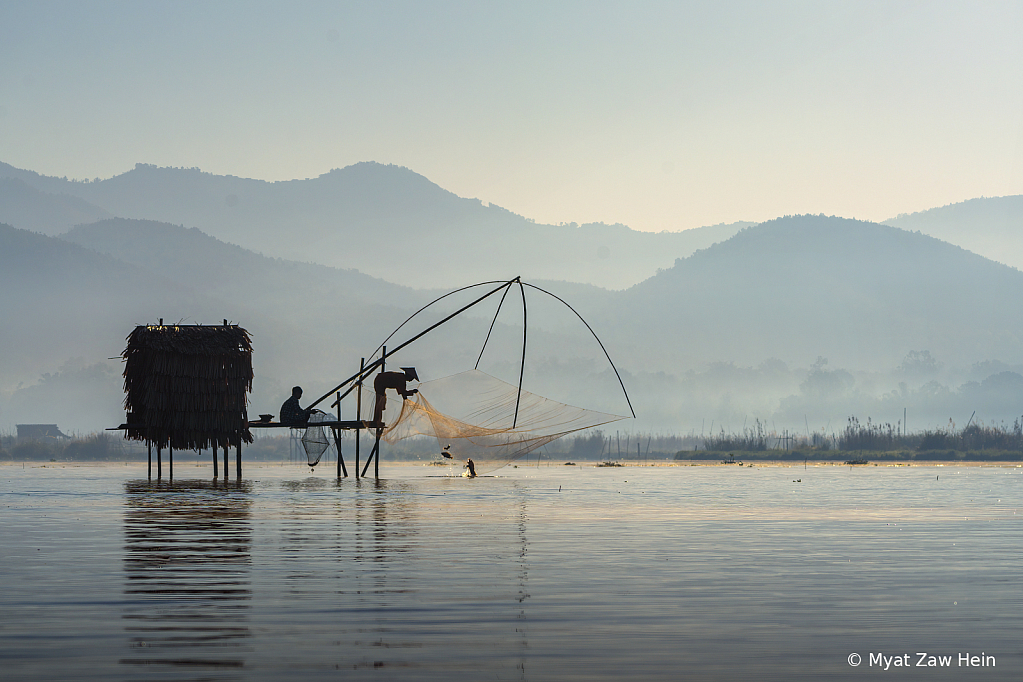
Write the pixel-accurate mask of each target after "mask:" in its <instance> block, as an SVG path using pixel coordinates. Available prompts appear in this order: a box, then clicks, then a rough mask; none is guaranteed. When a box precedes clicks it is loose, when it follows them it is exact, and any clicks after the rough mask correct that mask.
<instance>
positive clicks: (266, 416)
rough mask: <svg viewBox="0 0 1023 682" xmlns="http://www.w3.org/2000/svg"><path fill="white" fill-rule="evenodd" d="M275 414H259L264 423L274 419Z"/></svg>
mask: <svg viewBox="0 0 1023 682" xmlns="http://www.w3.org/2000/svg"><path fill="white" fill-rule="evenodd" d="M273 418H274V416H273V415H272V414H261V415H259V421H260V422H261V423H263V424H268V423H269V422H270V421H272V420H273Z"/></svg>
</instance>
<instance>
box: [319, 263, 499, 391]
mask: <svg viewBox="0 0 1023 682" xmlns="http://www.w3.org/2000/svg"><path fill="white" fill-rule="evenodd" d="M516 281H519V278H518V277H516V278H515V279H512V280H509V281H507V282H501V286H499V287H497V288H496V289H493V290H492V291H489V292H487V293H486V294H484V295H482V296H480V297H479V298H477V299H476V300H475V301H473V302H472V303H469V304H468V305H464V306H462V307H461V308H459V309H458V310H456V311H455V312H453V313H451V314H450V315H448V316H447V317H445V318H444V319H443V320H441V321H440V322H437V323H436V324H434V325H431V326H430V327H427V328H426V329H424V330H423V331H421V332H419V333H418V334H416V335H415V336H413V337H412V338H411V339H409V340H408V341H405V342H404V343H402V344H400V345H398V346H397V347H396V348H395V349H394V350H392V351H391V355H394V354H395V353H397V352H398V351H400V350H401V349H402V348H404V347H405V346H407V345H409V344H410V343H413V342H415V341H418V340H419V339H420V338H422V337H423V336H425V335H427V334H429V333H430V332H432V331H433V330H434V329H436V328H437V327H439V326H441V325H442V324H444V323H445V322H447V321H448V320H450V319H451V318H453V317H457V316H458V315H461V314H462V313H464V312H465V311H466V310H468V309H469V308H471V307H473V306H474V305H476V304H477V303H479V302H480V301H483V300H484V299H487V298H489V297H491V296H493V295H494V294H496V293H497V292H498V291H500V290H501V289H504V288H505V287H507V286H511V284H512V283H513V282H516ZM494 283H495V282H493V281H491V282H480V283H479V284H471V285H469V286H467V287H462V288H461V289H456V290H455V291H452V292H449V293H446V294H444V295H443V296H441V297H440V298H437V299H434V300H433V301H431V302H429V303H427V304H426V305H424V306H423V307H422V308H420V309H419V310H417V311H416V312H414V313H412V315H410V316H409V318H408V319H407V320H405V321H404V322H402V323H401V324H400V325H398V329H395V330H394V331H393V332H391V334H390V336H388V337H387V339H385V340H384V343H382V344H380V345H379V346H377V350H380V349H381V348H383V347H384V344H386V343H387V342H388V341H389V340H390V339H391V337H392V336H394V335H395V334H397V333H398V330H400V329H401V328H402V327H404V326H405V325H406V324H407V323H408V321H409V320H411V319H412V318H413V317H415V316H416V315H418V314H419V313H421V312H423V311H424V310H426V309H427V308H429V307H430V306H432V305H433V304H434V303H436V302H437V301H440V300H442V299H445V298H447V297H448V296H450V295H451V294H456V293H458V292H459V291H465V290H466V289H472V288H473V287H478V286H483V285H486V284H494ZM374 353H376V351H374ZM381 364H383V359H382V358H381V359H377V360H374V361H373V362H371V363H369V364H368V365H367V366H366V367H365V368H364V369H362V370H360V371H359V373H357V374H353V375H352V376H350V377H349V378H347V379H345V380H344V381H342V382H341V383H340V384H338V385H337V386H335V387H334V388H332V389H330V390H329V391H327V392H326V393H324V394H323V395H321V396H320V397H319V398H317V399H316V400H315V401H313V402H312V403H311V404H310V405H309V407H308V408H307V409H312V408H314V407H316V406H317V405H319V404H320V403H321V402H323V401H324V400H326V399H327V398H329V397H330V394H331V393H336V392H337V391H339V390H341V389H342V388H344V387H345V386H347V385H348V384H350V383H351V382H353V381H356V380H360V379H364V378H365V377H366V376H367V375H369V374H372V373H373V371H374V370H376V368H377V367H379V366H380V365H381ZM350 392H351V389H349V390H348V391H347V392H346V393H345V394H344V395H342V396H341V397H342V398H344V397H345V396H346V395H348V393H350ZM331 407H333V405H331Z"/></svg>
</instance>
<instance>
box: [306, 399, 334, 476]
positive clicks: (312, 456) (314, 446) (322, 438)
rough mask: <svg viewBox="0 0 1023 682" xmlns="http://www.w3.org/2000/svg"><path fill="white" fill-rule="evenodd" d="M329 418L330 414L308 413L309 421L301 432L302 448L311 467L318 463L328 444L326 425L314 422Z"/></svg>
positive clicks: (329, 419)
mask: <svg viewBox="0 0 1023 682" xmlns="http://www.w3.org/2000/svg"><path fill="white" fill-rule="evenodd" d="M331 420H332V417H331V415H329V414H326V413H325V412H319V411H317V412H313V413H312V414H310V415H309V421H308V422H306V424H307V426H306V429H305V433H304V434H302V449H303V450H305V456H306V461H307V462H308V463H309V466H311V467H314V466H316V465H317V464H319V463H320V458H321V457H323V453H324V452H326V451H327V448H328V447H329V446H330V440H329V437H328V435H327V429H326V427H323V426H316V424H319V423H322V422H326V421H331Z"/></svg>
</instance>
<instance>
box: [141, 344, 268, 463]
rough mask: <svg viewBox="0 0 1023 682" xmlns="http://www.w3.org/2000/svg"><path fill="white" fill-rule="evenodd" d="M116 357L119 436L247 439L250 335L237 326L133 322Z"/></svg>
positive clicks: (214, 442)
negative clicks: (122, 427) (122, 414)
mask: <svg viewBox="0 0 1023 682" xmlns="http://www.w3.org/2000/svg"><path fill="white" fill-rule="evenodd" d="M121 357H123V358H124V361H125V364H124V393H125V398H124V409H125V410H126V411H127V413H128V415H127V424H128V427H129V428H128V429H127V430H126V431H125V437H126V438H130V439H134V440H142V441H150V442H152V443H153V444H154V445H157V446H160V447H166V446H167V445H170V447H172V448H174V449H175V450H195V449H199V448H203V449H207V448H211V447H223V446H231V445H235V444H237V442H238V439H239V438H240V439H241V440H244V441H245V442H247V443H251V442H252V435H251V433H250V432H249V428H248V425H247V422H248V414H247V409H246V408H247V404H248V395H247V394H248V393H250V392H251V391H252V342H251V340H250V339H249V333H248V332H247V331H245V330H244V329H242V328H241V327H239V326H237V325H223V326H221V325H215V326H203V325H189V326H185V325H147V326H140V327H135V330H134V331H132V333H131V334H129V335H128V345H127V347H126V348H125V349H124V352H123V353H122V354H121Z"/></svg>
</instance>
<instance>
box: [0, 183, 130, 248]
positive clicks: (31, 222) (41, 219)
mask: <svg viewBox="0 0 1023 682" xmlns="http://www.w3.org/2000/svg"><path fill="white" fill-rule="evenodd" d="M109 217H111V216H110V213H108V212H107V211H105V210H103V209H102V208H99V207H98V206H93V205H92V204H90V203H89V202H87V201H85V200H84V199H80V198H78V197H73V196H69V195H67V194H51V193H49V192H43V191H41V190H38V189H36V188H34V187H30V186H29V185H28V184H26V183H25V181H24V180H21V179H19V178H0V223H6V224H8V225H13V226H17V227H20V228H22V229H25V230H32V231H34V232H41V233H43V234H48V235H57V234H60V233H62V232H67V231H68V230H70V229H71V228H72V227H74V226H75V225H77V224H79V223H91V222H93V221H96V220H101V219H103V218H109Z"/></svg>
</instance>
